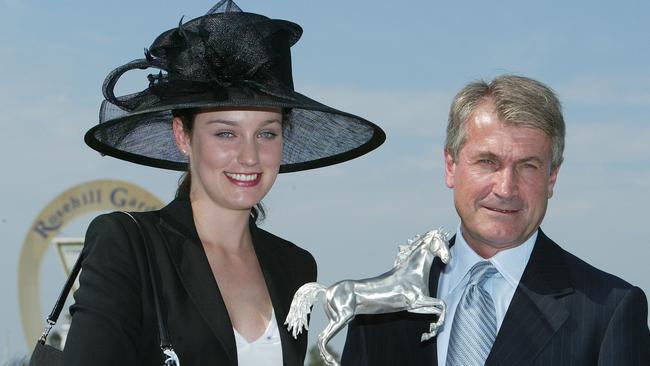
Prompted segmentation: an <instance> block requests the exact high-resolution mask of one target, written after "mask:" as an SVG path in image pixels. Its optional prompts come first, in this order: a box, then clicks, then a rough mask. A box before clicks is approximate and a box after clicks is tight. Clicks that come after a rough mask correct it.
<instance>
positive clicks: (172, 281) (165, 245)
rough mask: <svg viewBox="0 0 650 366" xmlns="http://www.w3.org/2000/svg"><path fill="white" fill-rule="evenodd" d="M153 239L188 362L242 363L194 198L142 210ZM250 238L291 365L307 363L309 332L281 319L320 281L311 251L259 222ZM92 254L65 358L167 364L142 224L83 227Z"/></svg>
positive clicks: (172, 321) (66, 361)
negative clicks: (293, 329) (296, 333)
mask: <svg viewBox="0 0 650 366" xmlns="http://www.w3.org/2000/svg"><path fill="white" fill-rule="evenodd" d="M137 216H138V218H139V220H148V223H151V225H149V224H147V225H143V228H144V229H145V230H146V231H147V232H148V234H149V237H150V238H151V240H152V242H153V248H154V252H155V253H154V254H153V257H154V258H155V262H156V264H157V266H158V268H159V272H160V278H159V287H160V288H161V292H162V298H163V301H162V302H163V307H164V311H165V312H166V314H167V316H166V318H167V325H168V332H169V334H170V337H171V341H172V344H173V346H174V348H175V350H176V353H177V354H178V356H179V358H180V361H181V364H182V365H183V366H190V365H201V366H204V365H237V350H236V345H235V338H234V333H233V329H232V325H231V323H230V319H229V317H228V313H227V310H226V307H225V304H224V302H223V299H222V297H221V295H220V293H219V289H218V287H217V282H216V280H215V278H214V276H213V274H212V270H211V269H210V265H209V263H208V259H207V257H206V255H205V253H204V251H203V247H202V245H201V242H200V241H199V238H198V234H197V233H196V229H195V226H194V221H193V217H192V209H191V206H190V202H189V200H187V199H183V198H177V199H175V200H174V201H172V202H171V203H170V204H169V205H167V206H166V207H164V208H163V209H162V210H159V211H151V212H147V213H141V214H137ZM250 230H251V233H252V239H253V246H254V248H255V252H256V254H257V258H258V260H259V263H260V267H261V268H262V272H263V275H264V279H265V280H266V285H267V287H268V291H269V294H270V297H271V302H272V304H273V308H274V311H275V314H276V318H277V322H278V328H279V329H280V336H281V342H282V357H283V359H284V364H285V365H303V360H304V357H305V352H306V347H307V336H306V335H305V334H302V335H301V336H300V337H299V338H298V340H294V339H293V338H292V337H291V335H290V334H289V332H288V331H287V330H286V327H285V326H284V324H283V323H284V319H285V318H286V316H287V313H288V311H289V307H290V304H291V300H292V298H293V294H294V293H295V291H296V290H297V289H298V287H300V286H301V285H302V284H304V283H306V282H311V281H315V280H316V263H315V261H314V259H313V257H312V256H311V255H310V254H309V253H308V252H307V251H305V250H303V249H301V248H299V247H297V246H295V245H294V244H292V243H290V242H288V241H286V240H283V239H281V238H279V237H276V236H274V235H272V234H270V233H268V232H266V231H264V230H262V229H259V228H258V227H257V226H255V224H254V223H253V222H251V224H250ZM84 250H86V251H87V254H86V255H87V256H86V258H85V259H84V262H83V264H82V271H81V275H80V288H79V290H77V292H76V293H75V300H76V302H75V304H74V305H73V306H72V307H71V314H72V325H71V328H70V332H69V334H68V338H67V341H66V346H65V351H64V357H63V365H65V366H73V365H83V366H89V365H120V366H123V365H134V366H135V365H138V366H140V365H156V366H159V365H161V364H162V356H161V352H160V348H159V343H160V340H159V337H158V331H157V322H156V312H155V310H154V307H153V302H152V301H153V300H152V295H151V285H150V280H149V277H148V276H149V274H148V273H149V272H148V271H147V269H146V268H147V266H146V257H145V256H144V255H145V254H144V249H143V247H142V240H141V237H140V233H139V231H138V229H137V227H136V226H135V223H134V222H133V220H131V218H129V217H128V216H127V215H125V214H123V213H119V212H114V213H111V214H106V215H101V216H99V217H97V218H96V219H95V220H93V222H92V223H91V224H90V226H89V228H88V231H87V233H86V239H85V249H84Z"/></svg>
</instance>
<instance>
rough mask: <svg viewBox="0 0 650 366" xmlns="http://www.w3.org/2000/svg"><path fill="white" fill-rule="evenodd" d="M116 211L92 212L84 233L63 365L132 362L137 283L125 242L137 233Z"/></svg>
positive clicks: (138, 303) (129, 247) (138, 309)
mask: <svg viewBox="0 0 650 366" xmlns="http://www.w3.org/2000/svg"><path fill="white" fill-rule="evenodd" d="M118 215H122V214H119V213H113V214H107V215H102V216H99V217H97V218H96V219H95V220H93V221H92V223H91V224H90V226H89V228H88V231H87V233H86V239H85V242H84V248H85V249H84V250H86V251H87V252H86V258H85V259H84V261H83V263H82V271H81V274H80V277H79V283H80V287H79V289H78V290H77V291H76V292H75V295H74V297H75V304H74V305H73V306H72V307H71V308H70V312H71V315H72V324H71V327H70V331H69V333H68V337H67V340H66V345H65V350H64V352H63V365H64V366H76V365H79V366H81V365H84V366H87V365H136V364H137V361H136V360H137V354H136V353H137V349H138V338H139V334H140V328H141V322H142V320H141V319H142V315H141V309H142V307H141V296H140V293H141V284H140V279H139V278H140V275H139V272H138V267H137V263H136V257H135V253H134V252H133V246H132V245H131V241H132V240H133V239H134V238H137V237H134V235H133V234H134V233H133V232H131V233H130V234H129V230H127V228H126V227H125V225H124V223H123V221H122V220H121V219H122V218H121V217H119V216H118ZM124 216H125V215H124ZM125 217H126V216H125ZM126 218H127V219H128V217H126ZM132 229H133V228H132Z"/></svg>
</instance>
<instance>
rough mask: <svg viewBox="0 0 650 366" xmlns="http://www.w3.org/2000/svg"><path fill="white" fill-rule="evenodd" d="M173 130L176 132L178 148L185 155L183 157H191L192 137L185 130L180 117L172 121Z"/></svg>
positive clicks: (175, 138)
mask: <svg viewBox="0 0 650 366" xmlns="http://www.w3.org/2000/svg"><path fill="white" fill-rule="evenodd" d="M172 130H173V131H174V140H176V146H178V149H179V150H180V151H181V153H183V155H186V156H189V154H190V136H189V135H188V134H187V132H185V129H184V128H183V121H181V118H180V117H174V119H173V120H172Z"/></svg>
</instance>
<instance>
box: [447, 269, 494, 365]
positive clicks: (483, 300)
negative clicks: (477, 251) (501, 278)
mask: <svg viewBox="0 0 650 366" xmlns="http://www.w3.org/2000/svg"><path fill="white" fill-rule="evenodd" d="M469 272H470V277H469V282H468V284H467V287H465V291H464V292H463V296H462V297H461V299H460V302H459V303H458V307H457V308H456V314H454V323H453V324H452V326H451V334H450V336H449V347H448V349H447V366H461V365H462V366H478V365H484V364H485V359H487V356H488V354H490V349H492V343H494V338H495V337H496V332H497V331H496V329H497V321H496V311H495V310H494V302H493V301H492V296H490V294H489V293H488V292H487V291H485V289H483V284H484V283H485V281H487V280H488V279H489V278H490V277H492V276H493V275H494V274H495V273H497V270H496V268H494V267H493V266H492V263H490V262H486V261H484V262H478V263H476V264H475V265H474V267H472V269H470V270H469Z"/></svg>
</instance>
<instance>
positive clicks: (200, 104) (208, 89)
mask: <svg viewBox="0 0 650 366" xmlns="http://www.w3.org/2000/svg"><path fill="white" fill-rule="evenodd" d="M301 35H302V28H300V26H299V25H297V24H295V23H292V22H289V21H285V20H277V19H269V18H267V17H265V16H262V15H259V14H253V13H246V12H242V11H241V10H240V9H239V8H238V7H237V6H236V5H234V3H232V1H226V0H224V1H221V2H220V3H219V4H217V6H215V7H214V8H213V9H211V11H210V12H208V14H206V15H204V16H202V17H199V18H196V19H193V20H190V21H188V22H186V23H182V20H181V23H180V24H179V26H178V27H177V28H174V29H171V30H168V31H166V32H164V33H162V34H161V35H160V36H158V38H156V40H155V41H154V42H153V43H152V45H151V46H150V47H149V49H148V50H145V58H143V59H138V60H134V61H132V62H130V63H127V64H125V65H123V66H121V67H118V68H117V69H115V70H113V71H112V72H111V73H110V74H109V75H108V76H107V77H106V80H105V81H104V85H103V93H104V97H105V98H106V100H104V101H103V102H102V106H101V109H100V123H99V124H98V125H96V126H95V127H93V128H91V129H90V130H89V131H88V132H87V133H86V135H85V138H84V139H85V141H86V143H87V144H88V145H89V146H90V147H91V148H93V149H95V150H97V151H99V152H101V153H102V154H105V155H110V156H113V157H116V158H118V159H123V160H127V161H131V162H134V163H138V164H144V165H149V166H154V167H159V168H165V169H173V170H187V164H188V160H187V156H185V155H184V154H182V153H181V152H180V151H179V149H178V147H177V146H176V143H175V140H174V135H173V133H172V123H171V121H172V118H173V116H172V111H175V110H187V109H190V110H204V109H210V108H239V107H242V108H259V107H277V108H281V109H282V110H283V111H284V116H285V122H286V123H284V131H283V136H284V149H283V156H282V165H281V167H280V172H292V171H299V170H306V169H313V168H318V167H323V166H328V165H332V164H337V163H340V162H343V161H347V160H350V159H354V158H356V157H358V156H361V155H363V154H365V153H367V152H369V151H371V150H373V149H375V148H377V147H378V146H379V145H381V144H382V143H383V142H384V140H385V138H386V136H385V134H384V132H383V131H382V129H381V128H379V127H378V126H377V125H375V124H373V123H372V122H370V121H367V120H365V119H363V118H361V117H358V116H355V115H353V114H350V113H346V112H343V111H339V110H336V109H334V108H331V107H328V106H327V105H324V104H322V103H319V102H317V101H315V100H313V99H310V98H308V97H306V96H304V95H302V94H300V93H298V92H296V91H295V90H294V87H293V79H292V75H291V52H290V47H291V46H292V45H293V44H295V43H296V42H297V41H298V39H299V38H300V36H301ZM148 68H155V69H159V72H157V73H154V74H149V75H148V77H147V79H148V83H149V85H148V87H147V88H146V89H144V90H142V91H141V92H138V93H133V94H128V95H124V96H115V94H114V87H115V85H116V84H117V81H118V80H119V79H120V77H121V76H122V75H123V74H124V73H126V72H127V71H130V70H133V69H148Z"/></svg>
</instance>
